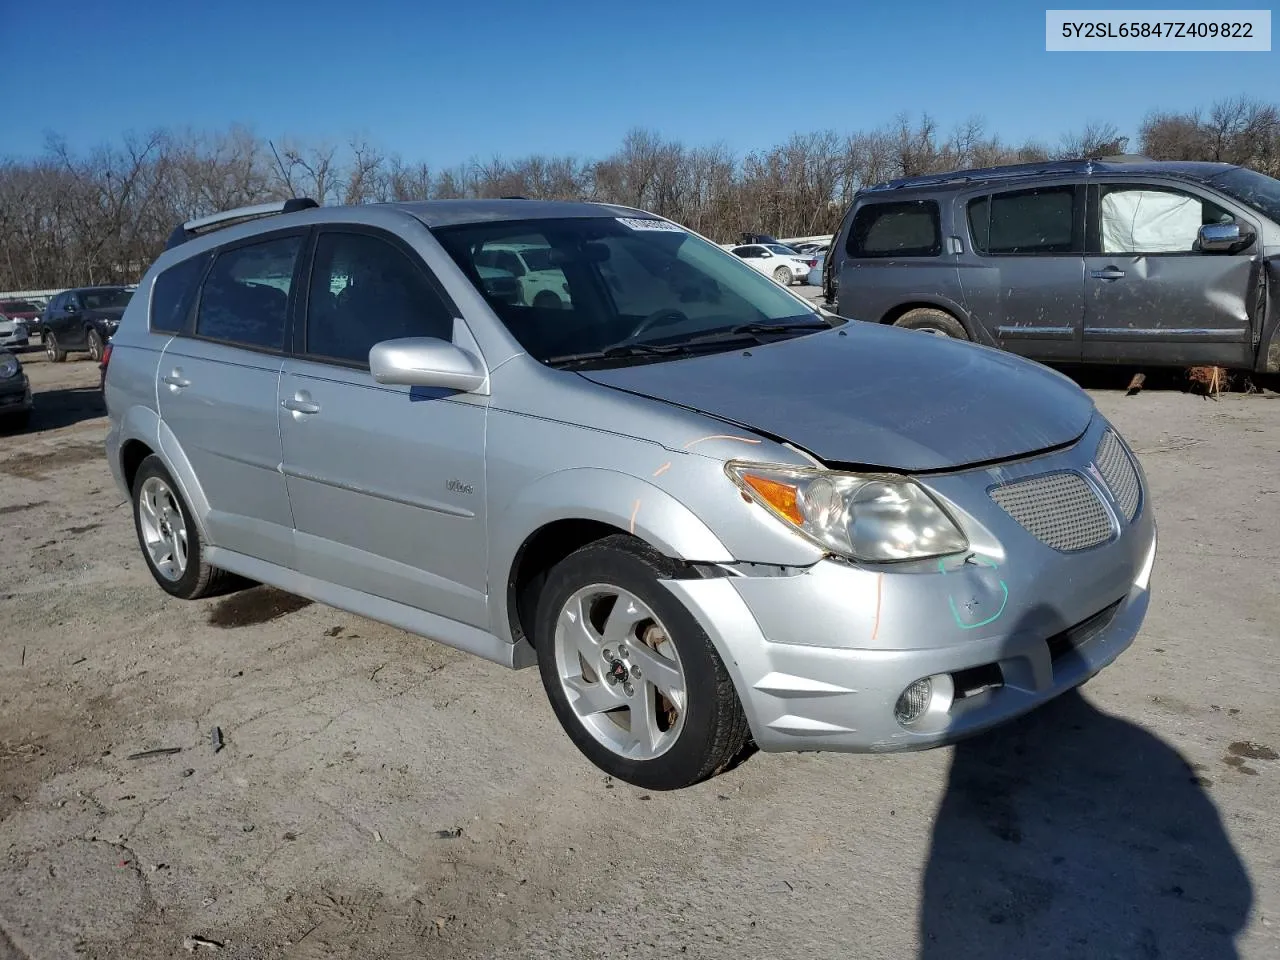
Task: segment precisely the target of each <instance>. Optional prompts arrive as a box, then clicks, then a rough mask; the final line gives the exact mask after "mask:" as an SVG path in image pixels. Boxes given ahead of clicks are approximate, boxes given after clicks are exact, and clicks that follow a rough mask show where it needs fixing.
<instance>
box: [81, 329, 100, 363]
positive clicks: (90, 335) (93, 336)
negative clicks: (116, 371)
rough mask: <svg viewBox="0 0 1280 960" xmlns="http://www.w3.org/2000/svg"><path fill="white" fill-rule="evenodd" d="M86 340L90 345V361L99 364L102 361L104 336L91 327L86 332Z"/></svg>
mask: <svg viewBox="0 0 1280 960" xmlns="http://www.w3.org/2000/svg"><path fill="white" fill-rule="evenodd" d="M84 338H85V341H86V342H87V343H88V344H89V359H90V360H92V361H93V362H94V363H98V362H99V361H101V360H102V334H100V333H99V332H98V331H97V330H95V329H93V327H90V328H89V329H88V330H86V331H85V334H84Z"/></svg>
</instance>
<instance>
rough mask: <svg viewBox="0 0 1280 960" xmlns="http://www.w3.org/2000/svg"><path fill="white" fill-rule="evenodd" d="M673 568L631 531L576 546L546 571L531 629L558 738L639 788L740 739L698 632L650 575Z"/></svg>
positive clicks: (727, 689)
mask: <svg viewBox="0 0 1280 960" xmlns="http://www.w3.org/2000/svg"><path fill="white" fill-rule="evenodd" d="M679 573H680V569H679V565H678V564H676V563H675V562H674V561H672V560H670V559H669V558H667V557H665V556H663V555H662V554H660V553H658V552H657V551H656V550H654V549H653V548H651V547H649V546H648V545H647V544H645V543H643V542H641V541H639V540H636V539H635V538H633V537H628V536H626V535H622V534H619V535H615V536H611V537H606V538H605V539H603V540H599V541H597V542H595V543H592V544H588V545H587V546H585V547H582V548H581V549H579V550H577V551H575V552H574V553H572V554H570V555H569V556H568V557H567V558H566V559H565V560H563V561H561V562H560V563H559V564H558V565H556V567H555V568H553V569H552V571H551V573H550V575H549V576H548V578H547V582H546V584H545V585H544V587H543V590H542V596H541V598H540V601H539V604H538V613H537V622H536V626H535V630H534V639H535V646H536V649H537V653H538V667H539V672H540V673H541V675H542V683H543V687H544V688H545V689H546V691H547V697H548V699H549V700H550V701H551V707H552V709H553V710H554V711H555V714H556V717H557V719H558V720H559V721H560V724H561V726H562V727H563V728H564V730H565V732H566V733H567V734H568V735H569V738H570V739H571V740H572V741H573V742H574V744H575V745H576V746H577V747H578V749H579V750H580V751H581V752H582V753H583V754H584V755H585V756H586V757H587V759H589V760H590V761H591V762H592V763H594V764H595V765H596V766H597V767H599V768H600V769H601V770H603V771H604V772H605V773H608V774H610V775H611V776H613V777H616V778H617V779H619V780H624V781H626V782H627V783H630V784H633V785H635V786H637V787H643V788H645V789H649V790H676V789H679V788H681V787H687V786H690V785H692V784H694V783H697V782H698V781H700V780H703V779H706V778H707V777H709V776H713V775H715V774H717V773H719V772H720V771H721V770H723V769H725V768H726V767H727V766H728V765H729V764H730V763H731V762H732V761H733V760H734V759H735V758H736V757H737V756H738V755H739V754H740V753H741V752H742V749H743V747H744V746H745V744H746V742H747V740H748V738H749V731H748V728H747V721H746V716H745V714H744V713H743V710H742V704H741V703H740V702H739V700H738V694H737V691H736V690H735V689H734V686H733V680H732V679H731V678H730V677H729V674H728V671H727V670H726V669H725V666H724V663H723V662H722V661H721V659H720V656H719V654H718V653H717V652H716V649H715V646H714V645H713V644H712V642H711V639H710V637H708V636H707V634H706V631H704V630H703V629H702V627H701V626H700V625H699V624H698V621H697V620H696V619H695V618H694V617H693V615H692V614H691V613H690V612H689V611H688V610H687V609H686V608H685V606H684V605H683V604H682V603H681V602H680V601H679V600H677V599H676V597H675V596H674V595H673V594H672V593H670V592H669V591H668V590H666V589H665V588H664V587H663V586H662V584H661V583H659V582H658V581H659V579H662V578H670V577H673V576H677V575H679Z"/></svg>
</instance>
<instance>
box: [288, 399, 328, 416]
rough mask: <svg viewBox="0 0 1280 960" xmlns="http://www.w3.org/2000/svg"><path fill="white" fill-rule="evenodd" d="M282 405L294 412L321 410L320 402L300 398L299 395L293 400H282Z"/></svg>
mask: <svg viewBox="0 0 1280 960" xmlns="http://www.w3.org/2000/svg"><path fill="white" fill-rule="evenodd" d="M280 406H282V407H284V408H285V409H286V410H291V411H293V412H294V413H319V412H320V404H318V403H316V402H315V401H314V400H299V399H298V398H297V397H294V398H293V399H292V400H281V401H280Z"/></svg>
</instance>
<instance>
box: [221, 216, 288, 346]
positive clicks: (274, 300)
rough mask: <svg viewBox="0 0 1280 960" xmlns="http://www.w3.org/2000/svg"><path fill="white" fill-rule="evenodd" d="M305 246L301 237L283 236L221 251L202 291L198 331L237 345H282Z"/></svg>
mask: <svg viewBox="0 0 1280 960" xmlns="http://www.w3.org/2000/svg"><path fill="white" fill-rule="evenodd" d="M301 246H302V239H301V237H297V236H292V237H280V238H277V239H274V240H266V241H264V242H262V243H253V244H247V245H245V246H240V247H233V248H232V249H230V250H225V251H223V252H222V253H220V254H218V257H217V259H216V260H214V261H213V266H212V267H211V268H210V270H209V276H208V277H207V278H206V279H205V282H204V287H203V288H202V289H201V291H200V308H199V310H198V312H197V315H196V334H197V335H199V336H201V337H208V338H209V339H211V340H221V341H225V342H227V343H233V344H236V345H237V346H245V347H252V348H257V349H269V350H279V349H281V348H282V347H283V346H284V331H285V320H286V317H287V316H288V305H289V289H290V287H291V286H292V284H293V269H294V264H295V262H296V260H297V258H298V250H299V248H300V247H301Z"/></svg>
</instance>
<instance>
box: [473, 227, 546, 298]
mask: <svg viewBox="0 0 1280 960" xmlns="http://www.w3.org/2000/svg"><path fill="white" fill-rule="evenodd" d="M476 264H477V265H478V266H481V267H491V268H494V269H497V270H505V271H507V272H508V273H510V274H511V275H512V276H513V277H515V278H516V279H517V280H518V281H520V293H521V299H522V301H523V303H524V305H525V306H527V307H540V308H542V309H551V308H561V307H565V306H568V301H569V284H568V281H566V280H565V276H564V271H563V270H561V269H560V268H559V267H558V266H557V265H556V264H555V263H554V262H553V259H552V254H551V248H550V247H549V246H547V245H546V244H536V243H518V242H516V243H501V244H499V243H494V244H489V245H488V246H486V247H485V250H484V251H483V253H482V254H481V255H480V257H478V258H477V260H476Z"/></svg>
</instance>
